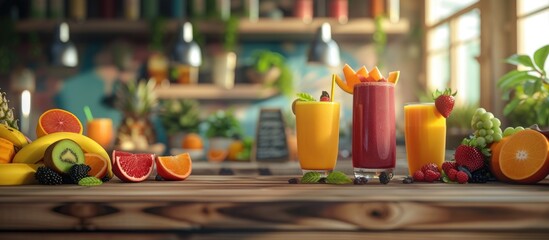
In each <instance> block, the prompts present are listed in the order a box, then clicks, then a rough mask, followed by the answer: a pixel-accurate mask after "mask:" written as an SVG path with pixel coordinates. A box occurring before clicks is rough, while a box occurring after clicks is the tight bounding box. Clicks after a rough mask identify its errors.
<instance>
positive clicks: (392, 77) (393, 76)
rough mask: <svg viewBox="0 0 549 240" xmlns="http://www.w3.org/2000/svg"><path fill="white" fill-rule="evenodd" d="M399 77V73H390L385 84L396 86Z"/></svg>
mask: <svg viewBox="0 0 549 240" xmlns="http://www.w3.org/2000/svg"><path fill="white" fill-rule="evenodd" d="M399 77H400V71H394V72H390V73H389V77H387V82H391V83H394V84H397V82H398V78H399Z"/></svg>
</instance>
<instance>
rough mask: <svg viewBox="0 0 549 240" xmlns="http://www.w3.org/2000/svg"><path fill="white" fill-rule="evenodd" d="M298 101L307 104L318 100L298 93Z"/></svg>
mask: <svg viewBox="0 0 549 240" xmlns="http://www.w3.org/2000/svg"><path fill="white" fill-rule="evenodd" d="M297 99H299V100H300V101H305V102H316V99H315V98H314V97H313V96H312V95H311V94H308V93H298V94H297Z"/></svg>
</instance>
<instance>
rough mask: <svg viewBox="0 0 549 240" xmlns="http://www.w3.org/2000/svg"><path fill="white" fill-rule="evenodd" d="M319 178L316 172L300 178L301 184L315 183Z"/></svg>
mask: <svg viewBox="0 0 549 240" xmlns="http://www.w3.org/2000/svg"><path fill="white" fill-rule="evenodd" d="M321 177H322V176H320V173H318V172H308V173H305V175H303V177H302V178H301V183H317V182H318V180H320V178H321Z"/></svg>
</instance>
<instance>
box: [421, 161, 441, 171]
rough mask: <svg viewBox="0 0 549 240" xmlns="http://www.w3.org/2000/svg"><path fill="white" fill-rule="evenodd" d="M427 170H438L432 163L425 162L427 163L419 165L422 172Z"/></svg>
mask: <svg viewBox="0 0 549 240" xmlns="http://www.w3.org/2000/svg"><path fill="white" fill-rule="evenodd" d="M427 170H431V171H433V172H439V171H438V166H437V165H436V164H434V163H427V164H425V165H423V167H421V171H422V172H423V173H425V172H426V171H427Z"/></svg>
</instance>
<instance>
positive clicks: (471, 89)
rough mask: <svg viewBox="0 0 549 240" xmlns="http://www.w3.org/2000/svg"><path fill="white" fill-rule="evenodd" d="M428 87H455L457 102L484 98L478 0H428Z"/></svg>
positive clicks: (476, 102)
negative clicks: (481, 90)
mask: <svg viewBox="0 0 549 240" xmlns="http://www.w3.org/2000/svg"><path fill="white" fill-rule="evenodd" d="M425 17H426V19H425V23H426V29H427V30H426V36H427V39H426V49H427V52H426V58H427V65H426V67H427V88H428V89H429V91H432V90H434V89H440V90H442V89H444V88H447V87H451V88H452V89H454V90H457V91H458V97H457V98H456V101H458V102H459V103H461V104H478V103H479V101H480V66H479V62H478V61H477V57H478V56H479V54H480V10H479V3H478V1H476V0H426V16H425Z"/></svg>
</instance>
